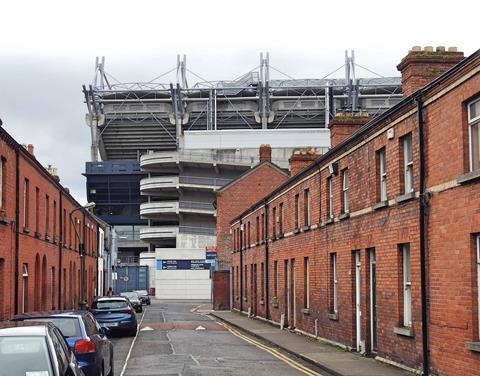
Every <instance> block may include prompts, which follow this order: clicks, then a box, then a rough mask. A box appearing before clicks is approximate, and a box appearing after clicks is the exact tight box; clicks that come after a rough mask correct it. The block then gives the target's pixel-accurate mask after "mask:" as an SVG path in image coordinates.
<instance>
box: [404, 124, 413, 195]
mask: <svg viewBox="0 0 480 376" xmlns="http://www.w3.org/2000/svg"><path fill="white" fill-rule="evenodd" d="M402 152H403V155H402V156H403V183H404V185H403V188H404V192H403V193H410V192H413V150H412V134H411V133H409V134H407V135H406V136H404V137H403V138H402Z"/></svg>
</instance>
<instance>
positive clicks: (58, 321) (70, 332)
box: [13, 311, 113, 376]
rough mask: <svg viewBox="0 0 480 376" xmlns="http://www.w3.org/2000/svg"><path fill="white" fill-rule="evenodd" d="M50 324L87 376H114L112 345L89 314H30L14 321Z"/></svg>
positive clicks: (72, 312)
mask: <svg viewBox="0 0 480 376" xmlns="http://www.w3.org/2000/svg"><path fill="white" fill-rule="evenodd" d="M27 320H31V321H35V322H51V323H52V324H54V325H55V326H56V327H57V328H58V329H60V332H61V333H62V335H63V336H64V338H65V340H66V342H67V344H68V346H69V347H70V350H71V351H73V353H74V354H75V357H76V358H77V361H78V364H79V365H80V368H81V370H82V371H83V373H84V374H85V375H86V376H99V375H101V376H104V375H107V376H113V345H112V343H111V342H110V341H109V340H108V338H107V337H106V334H107V332H108V329H105V328H102V327H101V326H100V325H99V324H98V322H97V321H96V320H95V317H94V316H93V315H92V314H91V313H90V312H88V311H47V312H31V313H25V314H22V315H17V316H15V317H14V319H13V321H27Z"/></svg>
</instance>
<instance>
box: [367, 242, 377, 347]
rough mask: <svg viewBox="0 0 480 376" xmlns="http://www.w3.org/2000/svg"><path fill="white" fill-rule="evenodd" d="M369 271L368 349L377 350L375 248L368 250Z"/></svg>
mask: <svg viewBox="0 0 480 376" xmlns="http://www.w3.org/2000/svg"><path fill="white" fill-rule="evenodd" d="M368 256H369V264H370V265H369V269H370V270H369V272H370V350H371V352H377V261H376V255H375V248H372V249H370V250H369V252H368Z"/></svg>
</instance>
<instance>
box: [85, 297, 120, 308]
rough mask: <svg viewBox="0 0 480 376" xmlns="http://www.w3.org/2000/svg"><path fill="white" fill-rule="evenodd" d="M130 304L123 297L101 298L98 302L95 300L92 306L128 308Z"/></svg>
mask: <svg viewBox="0 0 480 376" xmlns="http://www.w3.org/2000/svg"><path fill="white" fill-rule="evenodd" d="M127 307H128V304H127V302H126V301H125V300H123V299H121V300H120V299H117V300H99V301H97V302H93V304H92V308H93V309H119V308H127Z"/></svg>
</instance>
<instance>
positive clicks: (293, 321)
mask: <svg viewBox="0 0 480 376" xmlns="http://www.w3.org/2000/svg"><path fill="white" fill-rule="evenodd" d="M295 300H296V299H295V259H291V260H290V294H289V303H290V307H289V309H288V312H289V314H290V317H289V318H288V322H289V323H290V325H289V326H290V327H291V328H294V327H295V324H296V309H295V308H296V307H295Z"/></svg>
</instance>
